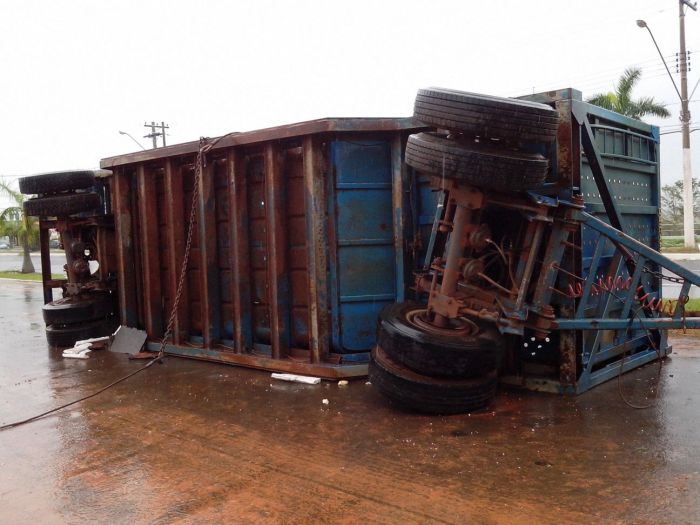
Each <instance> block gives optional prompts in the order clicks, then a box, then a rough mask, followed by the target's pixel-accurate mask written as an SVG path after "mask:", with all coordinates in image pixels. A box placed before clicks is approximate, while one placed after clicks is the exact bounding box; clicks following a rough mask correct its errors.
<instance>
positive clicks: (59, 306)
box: [42, 293, 117, 325]
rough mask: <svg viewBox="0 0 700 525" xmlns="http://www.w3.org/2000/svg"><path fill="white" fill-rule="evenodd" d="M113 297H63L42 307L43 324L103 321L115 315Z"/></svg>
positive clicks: (101, 294)
mask: <svg viewBox="0 0 700 525" xmlns="http://www.w3.org/2000/svg"><path fill="white" fill-rule="evenodd" d="M116 306H117V303H116V301H115V300H114V296H113V295H111V294H107V293H94V294H91V295H89V296H87V297H78V298H75V297H64V298H62V299H57V300H56V301H52V302H50V303H48V304H45V305H44V306H43V307H42V313H43V314H44V322H45V323H46V324H47V325H51V324H70V323H81V322H84V321H94V320H96V319H103V318H105V317H108V316H110V315H112V314H114V313H115V311H116Z"/></svg>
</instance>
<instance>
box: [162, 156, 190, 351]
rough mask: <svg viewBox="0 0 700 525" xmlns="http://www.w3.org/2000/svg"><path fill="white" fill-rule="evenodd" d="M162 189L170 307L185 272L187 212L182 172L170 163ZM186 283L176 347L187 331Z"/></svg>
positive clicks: (175, 333)
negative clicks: (183, 270) (183, 266)
mask: <svg viewBox="0 0 700 525" xmlns="http://www.w3.org/2000/svg"><path fill="white" fill-rule="evenodd" d="M163 185H164V189H165V202H164V203H163V204H164V205H165V222H166V224H167V226H166V228H165V232H164V234H165V239H166V242H167V245H168V261H167V266H168V278H167V283H166V286H167V288H168V294H169V296H170V301H171V303H172V302H174V301H175V294H176V293H177V285H178V280H179V279H180V272H181V270H182V261H183V258H184V253H185V233H184V225H185V209H184V198H183V190H182V170H181V169H180V167H179V166H173V162H172V161H171V160H170V159H166V160H165V163H164V164H163ZM187 304H189V303H188V300H187V279H185V283H184V284H183V291H182V297H181V298H180V304H179V305H178V309H177V314H176V315H175V318H174V320H173V334H172V338H173V341H174V342H175V344H181V343H182V342H183V335H184V334H185V333H186V331H187V316H186V305H187Z"/></svg>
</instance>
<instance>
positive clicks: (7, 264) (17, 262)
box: [0, 250, 66, 273]
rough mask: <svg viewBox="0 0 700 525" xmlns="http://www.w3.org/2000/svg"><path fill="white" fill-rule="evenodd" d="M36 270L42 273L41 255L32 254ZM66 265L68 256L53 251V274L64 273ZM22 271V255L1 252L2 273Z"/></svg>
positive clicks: (61, 252)
mask: <svg viewBox="0 0 700 525" xmlns="http://www.w3.org/2000/svg"><path fill="white" fill-rule="evenodd" d="M31 258H32V262H33V263H34V269H35V270H36V271H37V272H41V254H40V253H39V252H32V254H31ZM64 264H66V256H65V254H64V253H63V251H60V250H51V273H64V271H63V265H64ZM21 269H22V253H21V252H19V251H17V250H0V272H5V271H13V272H18V271H20V270H21Z"/></svg>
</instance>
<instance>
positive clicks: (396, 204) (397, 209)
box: [391, 132, 408, 303]
mask: <svg viewBox="0 0 700 525" xmlns="http://www.w3.org/2000/svg"><path fill="white" fill-rule="evenodd" d="M404 144H405V142H404V140H403V135H402V134H401V132H397V133H395V134H394V136H393V137H392V139H391V180H392V186H391V189H392V195H391V202H392V206H393V213H392V218H393V221H392V222H393V226H394V228H393V237H394V256H395V267H396V285H395V286H396V301H397V302H399V303H402V302H403V301H404V283H405V275H404V274H405V269H406V262H405V253H404V252H405V246H406V242H405V234H404V229H405V226H406V224H407V222H408V221H407V219H408V214H407V211H406V210H407V208H408V207H407V206H406V204H407V202H406V201H407V194H406V190H405V187H406V186H407V183H406V180H407V176H408V174H407V168H406V165H405V164H404V162H403V153H404Z"/></svg>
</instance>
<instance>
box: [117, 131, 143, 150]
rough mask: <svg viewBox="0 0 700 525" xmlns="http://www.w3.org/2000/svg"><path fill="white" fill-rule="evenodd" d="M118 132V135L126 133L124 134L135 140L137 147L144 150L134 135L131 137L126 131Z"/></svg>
mask: <svg viewBox="0 0 700 525" xmlns="http://www.w3.org/2000/svg"><path fill="white" fill-rule="evenodd" d="M119 134H120V135H126V136H127V137H129V138H130V139H131V140H133V141H134V142H136V144H138V146H139V148H141V149H142V150H143V151H146V148H144V147H143V145H142V144H141V143H140V142H139V141H138V140H136V139H135V138H134V137H132V136H131V134H130V133H127V132H126V131H120V132H119Z"/></svg>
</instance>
